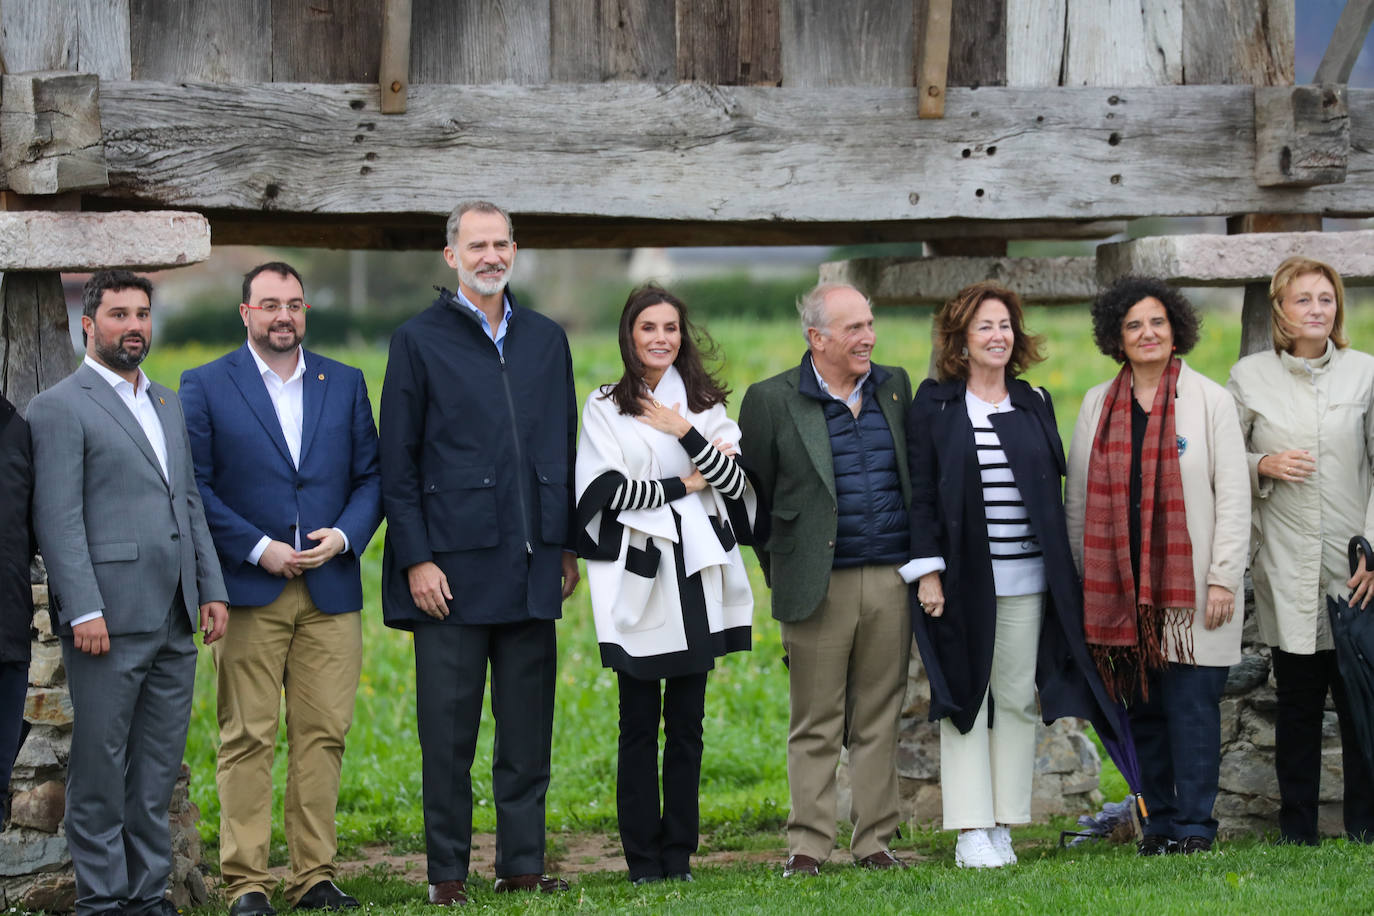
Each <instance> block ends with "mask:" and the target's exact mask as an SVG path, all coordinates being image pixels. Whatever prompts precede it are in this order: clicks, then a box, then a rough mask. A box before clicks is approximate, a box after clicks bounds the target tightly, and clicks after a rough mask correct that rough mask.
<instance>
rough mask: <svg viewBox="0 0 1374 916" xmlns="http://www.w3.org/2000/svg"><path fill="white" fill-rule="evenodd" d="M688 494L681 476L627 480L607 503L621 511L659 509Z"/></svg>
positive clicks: (608, 505)
mask: <svg viewBox="0 0 1374 916" xmlns="http://www.w3.org/2000/svg"><path fill="white" fill-rule="evenodd" d="M685 495H687V486H686V484H684V483H683V482H682V478H680V477H665V478H663V479H662V480H627V481H625V482H624V483H622V484H621V485H620V486H618V487H616V489H615V492H614V493H612V494H611V498H610V500H608V501H607V503H606V505H607V507H608V508H611V509H615V510H617V511H619V512H626V511H629V510H631V509H657V508H658V507H659V506H661V505H663V504H664V503H669V502H672V501H673V500H675V499H681V498H682V497H683V496H685Z"/></svg>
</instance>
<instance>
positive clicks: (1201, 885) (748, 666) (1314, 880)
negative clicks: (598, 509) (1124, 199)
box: [146, 308, 1374, 912]
mask: <svg viewBox="0 0 1374 916" xmlns="http://www.w3.org/2000/svg"><path fill="white" fill-rule="evenodd" d="M929 315H930V312H929V311H928V310H903V311H897V310H893V311H884V312H882V313H880V315H879V319H878V346H877V348H876V353H875V357H876V358H877V359H878V360H879V361H881V362H885V363H894V364H898V365H902V366H905V367H906V368H907V369H908V370H909V371H910V372H911V374H912V376H913V378H914V379H919V378H921V377H922V376H924V374H925V369H926V365H927V362H928V359H929V353H930V343H929V341H930V331H929V327H930V325H929ZM1028 318H1029V323H1030V326H1031V328H1032V329H1033V330H1035V331H1037V332H1039V333H1043V334H1044V335H1045V336H1046V338H1047V342H1048V346H1047V353H1048V356H1049V359H1048V360H1047V361H1046V362H1045V363H1043V364H1041V365H1039V366H1036V367H1033V368H1032V369H1031V371H1030V372H1028V373H1027V378H1028V379H1029V380H1030V381H1032V382H1033V383H1035V384H1041V385H1044V386H1046V387H1047V388H1048V389H1049V390H1050V392H1051V394H1052V395H1053V396H1054V400H1055V404H1056V407H1057V410H1058V419H1059V425H1060V428H1061V430H1062V432H1063V434H1064V439H1065V444H1066V445H1067V443H1068V438H1069V434H1070V432H1071V431H1072V429H1073V424H1074V420H1075V417H1076V414H1077V410H1078V406H1079V403H1080V402H1081V400H1082V397H1083V393H1084V392H1085V391H1086V390H1087V389H1088V388H1089V387H1091V386H1092V385H1093V384H1096V383H1097V382H1100V381H1103V380H1105V379H1107V378H1109V377H1110V376H1111V375H1112V374H1114V373H1115V371H1116V366H1115V364H1114V363H1112V362H1111V361H1110V360H1109V359H1107V358H1106V357H1104V356H1102V355H1101V354H1099V353H1098V352H1097V351H1096V349H1095V348H1094V347H1093V345H1092V342H1091V330H1090V328H1089V326H1088V321H1087V317H1086V313H1085V312H1084V311H1081V310H1079V309H1043V308H1040V309H1031V310H1030V311H1029V316H1028ZM1351 318H1352V320H1351V321H1349V324H1350V327H1349V328H1348V330H1349V332H1350V336H1351V338H1352V339H1353V340H1354V341H1355V342H1356V345H1357V346H1359V345H1360V343H1361V342H1362V341H1371V340H1374V313H1370V314H1365V313H1363V312H1359V313H1354V312H1352V316H1351ZM1356 318H1359V319H1360V320H1354V319H1356ZM710 330H711V332H712V334H713V336H714V337H715V339H716V340H717V342H718V343H719V344H720V346H721V351H722V353H723V354H724V355H725V362H724V365H723V372H722V374H723V376H724V378H725V380H726V381H727V382H728V384H729V385H730V386H731V387H732V388H733V389H734V391H735V394H734V396H733V397H732V398H731V408H732V410H736V409H738V405H739V400H740V398H741V397H742V396H743V393H744V389H745V388H746V387H747V386H748V384H749V383H750V382H752V381H756V380H758V379H761V378H764V377H766V376H768V375H772V374H774V373H776V372H780V371H782V370H784V369H786V368H789V367H790V366H793V365H795V364H796V362H797V360H798V359H800V357H801V354H802V350H803V343H802V338H801V334H800V332H799V331H798V330H797V328H796V326H795V324H794V323H791V322H788V323H779V322H763V321H733V322H726V321H716V322H713V324H712V326H711V329H710ZM1238 341H1239V316H1238V315H1236V314H1230V313H1212V314H1209V315H1208V316H1207V320H1206V322H1205V324H1204V328H1203V334H1202V340H1201V342H1200V343H1199V345H1198V347H1197V349H1196V351H1195V352H1194V354H1193V355H1191V356H1190V357H1189V362H1190V364H1191V365H1193V366H1194V367H1195V368H1197V369H1199V370H1200V371H1202V372H1203V373H1204V374H1206V375H1208V376H1210V377H1211V378H1213V379H1216V380H1218V381H1225V378H1226V374H1227V372H1228V370H1229V368H1230V365H1231V364H1232V362H1233V361H1234V358H1235V354H1236V352H1237V348H1238ZM572 349H573V356H574V362H575V365H576V373H577V387H578V393H579V397H585V396H586V394H587V393H588V392H589V391H591V390H592V389H593V387H594V386H595V385H597V384H600V383H602V382H606V381H610V380H613V379H614V378H616V377H617V376H618V374H619V372H620V360H619V355H618V350H617V347H616V343H615V340H614V339H613V338H612V337H610V336H608V335H605V334H598V335H577V336H575V337H574V338H573V339H572ZM220 352H221V351H220V350H217V349H216V350H210V349H205V348H200V347H184V348H168V349H164V350H159V349H157V348H156V347H155V348H154V351H153V354H152V356H151V357H150V358H149V360H148V363H147V365H146V368H147V370H148V373H149V374H150V375H151V376H152V377H153V378H155V379H158V380H159V381H163V382H165V383H168V384H172V385H175V384H176V382H177V380H178V379H179V377H180V374H181V371H182V370H183V369H185V368H189V367H192V366H196V365H199V364H201V363H203V362H206V361H208V360H209V359H212V358H214V357H215V356H218V355H219V353H220ZM328 352H329V355H331V356H334V357H336V358H339V359H341V360H343V361H345V362H348V363H350V364H352V365H356V366H359V367H361V368H362V369H363V370H364V372H365V373H366V375H367V379H368V385H369V389H370V393H371V396H372V399H373V403H374V409H375V404H376V401H377V398H378V397H379V395H380V393H381V380H382V375H383V372H384V368H385V361H386V353H385V351H383V350H377V349H366V350H343V351H340V350H331V351H328ZM381 544H382V538H381V533H380V532H379V533H378V535H377V536H376V537H375V538H374V539H373V541H372V543H371V545H370V546H369V547H368V550H367V552H366V554H365V555H364V557H363V588H364V600H365V608H364V612H363V642H364V661H363V673H362V684H361V687H360V689H359V691H358V700H357V710H356V717H355V723H354V727H353V731H352V733H351V734H350V735H349V739H348V750H347V753H346V756H345V759H344V769H343V787H342V791H341V794H340V800H339V816H338V820H339V828H340V831H339V833H340V845H341V850H342V852H343V853H344V854H345V855H347V854H349V853H350V851H352V850H356V849H357V848H358V847H360V846H362V845H364V844H369V843H374V842H384V843H389V844H391V845H392V846H393V847H394V848H395V849H397V850H398V851H405V852H408V851H417V850H421V849H423V839H422V819H421V810H420V800H421V792H420V754H419V748H418V746H417V743H416V739H415V705H414V673H413V670H412V664H413V662H412V654H411V646H410V636H409V635H408V634H406V633H403V632H397V631H393V630H388V629H387V628H386V627H384V626H383V625H382V622H381V611H380V600H379V596H378V593H379V586H380V580H381ZM746 557H747V559H748V562H749V564H750V568H751V576H752V579H753V583H754V590H755V599H756V610H755V628H754V651H753V652H751V653H748V654H743V655H733V656H730V657H728V658H726V659H723V660H722V661H721V662H720V664H719V665H718V667H717V669H716V671H715V672H714V673H713V674H712V678H711V683H710V686H709V688H708V690H707V696H706V704H707V705H706V722H705V732H706V753H705V758H704V760H703V765H702V779H701V799H702V807H701V811H702V828H703V834H704V835H705V837H704V843H705V844H706V845H713V846H714V848H734V849H748V848H756V847H757V846H758V845H759V843H764V844H766V843H767V842H775V841H776V837H777V829H778V827H779V825H780V824H781V823H782V820H783V819H784V818H785V814H786V809H787V774H786V760H785V744H786V735H787V677H786V672H785V670H784V668H783V666H782V663H781V656H782V649H781V644H780V640H779V635H778V628H777V626H776V624H774V623H773V621H772V620H771V618H770V616H769V609H768V592H767V589H766V588H765V587H764V585H763V582H762V579H761V577H760V575H759V573H758V569H757V566H756V565H755V564H754V561H753V557H752V555H751V554H750V552H748V551H746ZM558 636H559V684H558V694H557V708H556V713H555V719H554V745H553V746H554V753H553V774H552V782H551V785H550V790H549V797H548V823H549V828H550V830H552V831H555V832H556V831H600V832H614V830H615V775H614V774H615V770H614V767H615V738H616V692H615V687H614V679H613V677H612V675H611V673H610V672H609V671H606V670H604V669H603V668H601V666H600V660H599V655H598V652H597V645H596V638H595V632H594V629H593V626H592V618H591V609H590V606H589V604H588V599H587V590H586V588H585V587H582V588H579V590H578V593H577V594H576V595H575V596H574V597H573V598H572V599H571V600H570V601H569V602H568V603H567V604H566V605H565V606H564V619H563V621H562V622H561V623H560V624H559V628H558ZM214 698H215V688H214V676H213V666H212V665H211V663H210V660H209V658H208V654H206V656H205V657H203V658H202V659H201V665H200V667H199V669H198V672H197V685H196V695H195V706H194V711H193V718H192V723H191V732H190V739H189V742H188V748H187V759H188V760H189V762H190V765H191V772H192V784H191V793H192V798H193V800H194V801H195V802H196V804H197V805H199V806H200V809H201V814H202V820H201V828H200V829H201V833H202V836H203V838H204V839H205V840H206V843H207V852H206V856H205V861H206V862H207V864H209V865H210V866H211V867H212V868H214V867H216V863H217V853H216V848H217V837H218V826H219V805H218V800H217V797H216V794H215V787H214V766H215V753H216V748H217V745H218V729H217V727H216V724H215V713H214V702H215V700H214ZM490 723H491V720H490V715H487V716H486V717H484V727H483V732H482V736H481V739H480V741H479V746H478V755H477V760H476V763H475V764H474V766H473V771H472V773H473V782H474V793H475V797H476V798H477V799H478V805H477V807H476V809H475V813H474V821H475V825H474V826H475V829H477V830H479V831H490V830H493V829H494V827H495V818H494V812H493V811H492V809H491V806H490V795H491V786H490V778H491V777H490V771H491V757H490V753H491V728H490ZM279 749H280V750H282V751H283V753H279V754H278V756H277V765H276V768H275V772H274V782H275V793H274V805H273V807H274V812H275V813H274V822H275V824H276V825H277V826H276V827H274V843H273V847H274V856H273V858H274V861H275V862H281V861H284V858H285V857H284V852H285V850H284V846H283V842H282V837H281V829H280V823H281V816H280V812H281V802H282V794H283V787H284V783H285V768H284V763H285V754H284V743H282V741H279ZM1104 761H1105V755H1104ZM1103 786H1104V790H1106V791H1107V794H1108V796H1109V797H1120V796H1121V795H1122V794H1124V784H1123V783H1122V782H1121V779H1120V775H1119V774H1117V773H1116V772H1115V770H1114V769H1113V768H1112V767H1111V765H1110V763H1109V762H1107V763H1106V764H1105V772H1104V777H1103ZM755 835H757V837H758V838H760V839H756V838H755ZM922 835H923V836H928V837H929V839H928V840H927V841H923V842H925V843H926V845H927V846H928V847H929V849H926V848H925V847H923V848H922V850H921V852H920V854H922V855H927V854H928V855H933V856H935V858H936V860H937V864H935V865H934V866H932V867H922V868H917V869H914V870H912V871H911V872H908V873H905V874H903V875H899V876H874V875H867V874H858V873H855V872H853V870H837V871H836V874H834V875H832V876H829V877H826V878H825V879H824V880H823V881H821V882H813V883H810V884H806V885H799V886H793V885H787V886H786V887H785V888H784V886H783V885H781V884H780V883H779V881H780V879H778V878H777V877H776V874H775V872H776V869H763V868H751V867H740V868H736V869H730V870H728V871H725V872H709V871H708V872H706V873H704V874H703V875H702V879H703V880H702V881H701V882H700V883H699V884H697V885H694V886H693V887H692V888H689V889H681V888H659V889H655V890H649V891H641V892H631V891H629V890H628V889H626V888H624V887H623V886H622V884H623V881H622V880H621V879H620V876H619V875H606V876H592V877H589V878H587V879H585V880H584V881H582V882H579V887H578V889H577V890H576V891H575V892H574V893H573V894H571V895H567V896H565V897H561V898H559V899H558V900H556V901H547V900H538V899H531V898H522V900H521V901H520V902H519V903H518V904H515V903H512V904H511V905H512V906H515V905H518V906H520V907H522V908H524V909H539V908H544V907H552V908H559V909H565V908H570V907H573V908H579V909H602V908H607V909H621V908H646V909H650V910H660V909H675V908H678V907H681V908H683V909H689V910H690V909H709V910H726V909H728V910H739V911H751V912H753V911H766V910H768V909H769V908H776V909H782V908H783V907H784V906H788V907H789V908H790V906H789V901H791V902H792V903H793V904H797V905H800V906H801V907H802V908H803V909H813V908H814V909H826V910H843V909H850V910H859V909H860V908H863V909H869V910H873V911H875V912H880V911H885V910H889V909H893V910H898V909H900V910H909V909H913V908H920V909H935V910H939V909H953V908H956V907H958V908H961V909H964V910H970V911H976V912H1003V911H1020V910H1023V909H1031V910H1044V909H1050V908H1054V909H1058V908H1061V907H1065V908H1067V907H1074V908H1083V907H1088V906H1093V907H1107V906H1110V907H1113V908H1119V907H1120V904H1121V901H1123V900H1127V901H1129V903H1128V905H1127V906H1126V909H1127V911H1132V908H1135V907H1138V908H1139V910H1138V911H1142V912H1143V911H1147V910H1155V911H1172V910H1179V909H1183V910H1189V909H1196V908H1206V909H1214V910H1218V911H1226V912H1229V911H1235V912H1243V911H1247V910H1249V911H1253V910H1256V909H1259V908H1261V907H1269V908H1270V909H1275V908H1277V909H1279V910H1282V909H1286V908H1288V907H1289V906H1290V905H1291V906H1292V907H1293V908H1295V909H1296V908H1297V907H1298V906H1299V905H1302V906H1304V907H1305V908H1310V909H1315V908H1318V907H1320V908H1323V909H1331V910H1332V911H1337V910H1341V909H1343V908H1346V907H1348V906H1352V905H1355V906H1358V908H1359V909H1361V910H1365V909H1367V908H1368V904H1366V903H1364V900H1363V899H1362V897H1363V898H1364V899H1368V898H1367V894H1366V895H1362V894H1358V893H1355V892H1356V890H1357V889H1360V888H1363V889H1364V890H1365V891H1366V892H1367V891H1368V890H1370V889H1374V888H1371V886H1370V882H1371V880H1374V879H1372V878H1371V874H1374V873H1371V871H1370V867H1369V866H1370V864H1371V863H1370V858H1369V856H1368V855H1366V854H1365V852H1364V850H1361V849H1346V848H1345V847H1343V846H1341V845H1340V844H1336V845H1334V846H1326V847H1323V848H1322V849H1321V850H1318V851H1297V850H1278V849H1270V848H1268V847H1263V846H1252V847H1247V846H1244V845H1241V846H1236V847H1235V848H1234V852H1229V853H1227V855H1225V856H1218V857H1205V858H1200V859H1189V860H1182V859H1171V860H1169V861H1167V862H1151V863H1148V864H1144V863H1140V862H1137V861H1136V860H1135V859H1134V858H1133V857H1131V856H1128V855H1125V854H1120V855H1117V854H1113V853H1112V852H1110V851H1104V852H1093V853H1082V854H1078V853H1075V854H1074V855H1073V856H1068V855H1065V854H1051V853H1046V855H1045V856H1044V857H1043V858H1037V859H1036V860H1035V861H1034V862H1033V863H1028V865H1030V866H1031V867H1025V868H1020V869H1016V870H1013V871H1010V872H1007V873H999V874H996V875H969V874H965V873H962V872H959V871H957V870H955V869H953V868H952V867H951V865H950V863H951V861H952V853H951V852H950V850H949V848H947V847H948V845H949V841H948V838H947V835H945V834H942V833H938V832H928V833H926V834H922ZM769 838H772V839H769ZM1245 850H1248V851H1245ZM1352 862H1354V863H1357V864H1352ZM1161 876H1164V879H1163V880H1161ZM359 889H360V890H362V896H364V897H365V898H367V899H369V900H372V901H374V902H376V903H378V904H381V905H387V904H388V902H392V901H394V902H396V903H399V902H400V901H402V900H413V899H414V898H415V894H416V891H415V889H414V888H413V886H411V885H409V884H407V883H406V882H404V881H402V880H401V879H398V878H395V877H388V878H377V879H375V882H374V883H367V884H362V885H359ZM774 891H776V892H777V899H776V900H773V899H772V898H773V897H774V896H775V895H774ZM784 893H785V894H786V895H787V896H782V895H783V894H784ZM1347 894H1349V896H1347ZM832 895H833V896H832ZM484 899H489V898H484ZM1347 901H1348V902H1347ZM1357 902H1358V903H1357ZM1204 904H1205V906H1204Z"/></svg>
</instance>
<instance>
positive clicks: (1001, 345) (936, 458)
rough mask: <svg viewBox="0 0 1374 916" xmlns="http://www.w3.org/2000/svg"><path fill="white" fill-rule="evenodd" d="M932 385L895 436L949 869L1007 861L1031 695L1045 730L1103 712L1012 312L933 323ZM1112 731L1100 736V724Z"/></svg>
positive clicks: (1009, 299)
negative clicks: (901, 454)
mask: <svg viewBox="0 0 1374 916" xmlns="http://www.w3.org/2000/svg"><path fill="white" fill-rule="evenodd" d="M935 335H936V340H935V361H936V367H937V369H938V372H939V376H940V378H939V380H938V381H936V380H933V379H927V380H926V381H925V382H923V383H922V384H921V387H920V388H919V389H918V390H917V392H916V398H915V400H914V402H913V403H912V405H911V409H910V412H909V414H908V419H907V423H906V429H907V456H908V457H907V461H908V466H909V467H910V469H911V555H912V557H914V559H913V560H912V561H911V562H910V563H908V564H906V565H905V566H903V567H902V569H901V570H900V572H901V573H902V577H903V578H904V579H906V580H907V581H908V582H916V583H917V588H916V591H915V595H914V598H915V599H916V601H917V606H915V607H913V609H912V629H913V631H914V632H915V635H916V642H917V645H918V647H919V648H920V652H921V659H922V661H923V662H924V664H925V668H926V674H927V676H928V678H929V681H930V692H931V698H930V718H931V720H932V721H935V720H938V721H939V722H940V787H941V792H942V796H943V802H944V825H945V829H947V830H958V831H959V838H958V840H957V841H956V845H955V862H956V863H957V864H958V865H959V866H960V867H961V868H997V867H1001V866H1003V865H1010V864H1014V863H1015V862H1016V853H1015V852H1014V851H1013V849H1012V844H1011V833H1010V831H1009V830H1008V827H1009V826H1010V825H1015V824H1025V823H1028V822H1029V821H1030V819H1031V778H1032V775H1033V773H1034V770H1035V724H1036V719H1037V708H1036V693H1037V688H1038V691H1039V699H1040V702H1039V715H1040V716H1042V717H1043V718H1044V720H1045V721H1046V722H1052V721H1054V720H1055V719H1057V718H1060V717H1061V716H1079V717H1087V718H1093V719H1094V720H1096V721H1099V722H1100V721H1102V720H1103V719H1104V718H1105V717H1104V716H1100V715H1098V711H1099V710H1101V709H1106V708H1111V706H1112V704H1111V701H1110V700H1109V699H1108V698H1107V697H1106V692H1105V690H1104V689H1103V687H1102V685H1101V682H1100V681H1099V680H1098V678H1097V675H1096V672H1095V671H1094V669H1093V665H1092V660H1091V658H1090V656H1089V655H1088V650H1087V646H1086V645H1085V644H1084V642H1083V615H1082V591H1081V590H1080V589H1079V587H1078V576H1077V574H1076V573H1075V572H1074V566H1073V557H1072V554H1071V553H1070V550H1069V536H1068V530H1067V528H1066V527H1065V521H1064V506H1063V502H1062V500H1061V498H1060V480H1061V478H1062V477H1063V474H1064V447H1063V445H1061V444H1060V441H1059V431H1058V426H1057V425H1056V423H1055V418H1054V404H1053V402H1052V401H1051V400H1050V396H1049V393H1048V392H1046V391H1045V390H1044V389H1043V388H1032V387H1031V386H1030V385H1029V384H1027V383H1026V382H1024V381H1022V380H1021V379H1020V378H1019V376H1020V374H1021V373H1022V372H1023V371H1025V370H1026V368H1027V367H1029V366H1030V365H1031V364H1033V363H1037V362H1039V361H1040V360H1041V359H1042V358H1043V357H1042V356H1041V353H1040V351H1041V346H1042V343H1041V339H1040V338H1039V337H1035V336H1032V335H1030V334H1029V333H1027V332H1026V330H1025V327H1024V322H1023V317H1022V310H1021V300H1020V298H1019V297H1018V296H1017V295H1016V294H1015V293H1014V292H1012V291H1011V290H1009V289H1004V288H1002V287H1000V286H997V285H995V284H993V283H976V284H974V285H972V286H970V287H968V288H966V289H964V290H961V291H960V292H959V293H958V294H956V295H955V297H954V298H953V299H951V300H950V301H949V302H948V303H947V304H946V305H945V306H944V308H942V309H941V310H940V313H939V315H937V316H936V319H935ZM1108 727H1110V726H1108Z"/></svg>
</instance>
